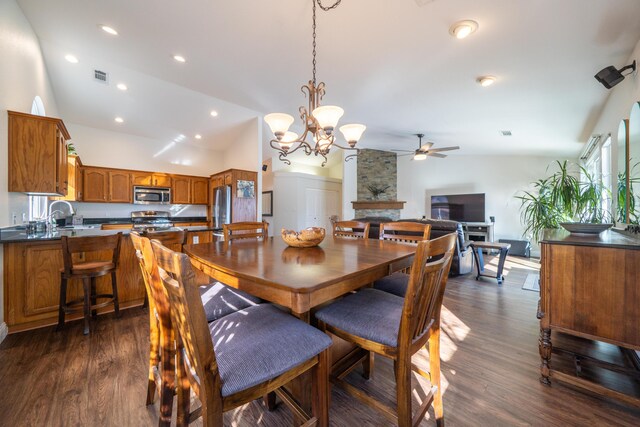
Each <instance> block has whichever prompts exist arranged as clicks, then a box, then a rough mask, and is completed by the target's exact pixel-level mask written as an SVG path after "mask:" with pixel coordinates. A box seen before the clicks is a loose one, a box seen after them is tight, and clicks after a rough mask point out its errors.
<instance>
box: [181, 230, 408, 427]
mask: <svg viewBox="0 0 640 427" xmlns="http://www.w3.org/2000/svg"><path fill="white" fill-rule="evenodd" d="M183 251H184V252H185V253H186V254H187V255H188V256H189V257H190V258H191V262H192V264H193V265H194V267H195V268H197V269H198V270H200V271H202V272H204V273H205V274H206V275H208V276H210V277H212V278H213V279H215V280H218V281H220V282H222V283H224V284H226V285H228V286H231V287H234V288H237V289H240V290H242V291H244V292H247V293H249V294H251V295H254V296H256V297H258V298H261V299H263V300H265V301H267V302H271V303H275V304H277V305H279V306H281V307H284V308H285V309H288V310H289V311H290V312H291V314H292V315H294V316H296V317H298V318H300V319H301V320H303V321H305V322H307V323H311V324H313V323H314V322H313V315H312V314H313V311H314V309H315V308H316V307H319V306H321V305H323V304H326V303H329V302H330V301H332V300H335V299H337V298H340V297H341V296H343V295H346V294H348V293H350V292H353V291H356V290H358V289H359V288H362V287H364V286H367V285H370V284H372V283H373V282H374V281H375V280H377V279H380V278H382V277H385V276H387V275H388V274H390V273H392V272H395V271H398V270H405V269H407V268H409V267H410V266H411V264H412V262H413V258H414V256H415V252H416V246H415V245H412V244H408V243H401V242H394V241H385V240H379V239H361V238H349V237H333V236H327V237H326V238H325V239H324V241H322V243H321V244H320V245H319V246H315V247H310V248H296V247H290V246H288V245H287V244H286V243H285V242H284V241H283V240H282V238H280V237H279V236H278V237H270V238H267V239H255V238H253V239H237V240H232V241H230V242H227V241H216V242H212V243H204V244H195V245H186V246H185V247H184V249H183ZM332 339H333V345H332V347H331V352H330V355H329V360H330V362H329V363H330V366H332V367H333V369H331V368H330V370H332V371H333V370H335V371H338V370H340V369H341V367H343V366H346V365H348V366H356V365H357V364H358V363H362V362H365V370H366V371H367V372H371V370H372V369H373V356H372V355H370V354H369V353H368V352H365V351H363V350H362V349H360V348H358V347H356V346H354V345H353V344H351V343H347V342H346V341H343V340H341V339H340V338H338V337H335V336H332ZM287 388H288V390H289V391H290V393H291V395H292V396H294V397H295V399H296V400H297V401H298V403H299V404H300V405H301V406H302V407H303V408H304V409H305V410H309V409H310V408H311V402H312V395H311V381H310V378H306V377H304V376H302V377H299V378H298V379H296V380H294V381H292V382H291V383H290V384H289V385H288V386H287ZM271 399H273V401H268V399H267V401H266V402H265V403H266V404H267V406H268V407H269V408H272V407H274V406H275V397H274V396H273V395H272V397H271ZM298 421H300V420H299V419H296V422H298Z"/></svg>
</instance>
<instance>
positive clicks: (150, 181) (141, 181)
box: [131, 172, 171, 187]
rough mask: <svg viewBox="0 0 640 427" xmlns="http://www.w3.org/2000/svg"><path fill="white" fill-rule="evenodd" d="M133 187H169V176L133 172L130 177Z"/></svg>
mask: <svg viewBox="0 0 640 427" xmlns="http://www.w3.org/2000/svg"><path fill="white" fill-rule="evenodd" d="M131 179H132V182H133V185H139V186H146V187H171V176H170V175H168V174H165V173H152V172H135V173H133V174H132V176H131Z"/></svg>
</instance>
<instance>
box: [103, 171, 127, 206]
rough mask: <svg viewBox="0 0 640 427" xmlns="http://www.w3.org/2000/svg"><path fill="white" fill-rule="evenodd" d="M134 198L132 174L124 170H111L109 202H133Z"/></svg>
mask: <svg viewBox="0 0 640 427" xmlns="http://www.w3.org/2000/svg"><path fill="white" fill-rule="evenodd" d="M132 199H133V192H132V187H131V174H130V173H129V172H127V171H123V170H111V171H109V202H112V203H131V202H132Z"/></svg>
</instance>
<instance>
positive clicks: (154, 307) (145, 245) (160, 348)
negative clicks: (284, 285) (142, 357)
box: [130, 231, 261, 426]
mask: <svg viewBox="0 0 640 427" xmlns="http://www.w3.org/2000/svg"><path fill="white" fill-rule="evenodd" d="M152 235H153V236H154V237H160V238H162V239H163V241H161V243H162V244H165V245H166V246H167V247H175V248H179V249H181V248H182V245H183V243H184V242H185V239H186V232H184V231H181V232H170V233H152ZM130 236H131V241H132V242H133V246H134V248H135V250H136V256H137V258H138V263H139V265H140V271H141V272H142V278H143V281H144V285H145V290H146V294H147V298H148V301H149V338H150V339H149V344H150V345H149V378H148V384H147V400H146V404H147V405H153V404H154V402H155V399H156V393H157V395H159V396H160V420H159V425H160V426H169V425H170V424H171V412H172V407H173V395H174V390H175V364H174V360H175V350H174V347H175V344H174V343H175V332H174V328H173V325H172V322H171V313H170V310H169V298H168V296H167V294H166V291H165V290H164V286H163V285H162V282H161V280H160V276H159V275H158V268H157V264H156V261H155V257H154V255H153V249H152V248H151V243H150V241H149V239H148V238H146V237H142V236H140V234H138V233H137V232H135V231H134V232H131V234H130ZM158 241H159V240H158ZM197 285H198V286H197V288H198V291H199V293H200V299H201V304H202V306H203V307H204V310H205V316H206V319H207V321H208V322H212V321H214V320H217V319H219V318H221V317H224V316H226V315H227V314H231V313H233V312H235V311H237V310H241V309H243V308H247V307H249V306H252V305H256V304H259V303H260V302H261V301H260V300H259V299H257V298H255V297H253V296H251V295H249V294H246V293H244V292H242V291H239V290H237V289H233V288H230V287H228V286H226V285H223V284H222V283H219V282H213V283H211V284H209V285H207V286H200V283H197Z"/></svg>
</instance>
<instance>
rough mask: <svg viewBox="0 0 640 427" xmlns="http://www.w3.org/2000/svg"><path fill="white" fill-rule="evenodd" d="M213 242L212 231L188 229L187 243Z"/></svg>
mask: <svg viewBox="0 0 640 427" xmlns="http://www.w3.org/2000/svg"><path fill="white" fill-rule="evenodd" d="M211 242H213V232H212V231H211V230H209V231H188V232H187V245H199V244H202V243H211Z"/></svg>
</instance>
